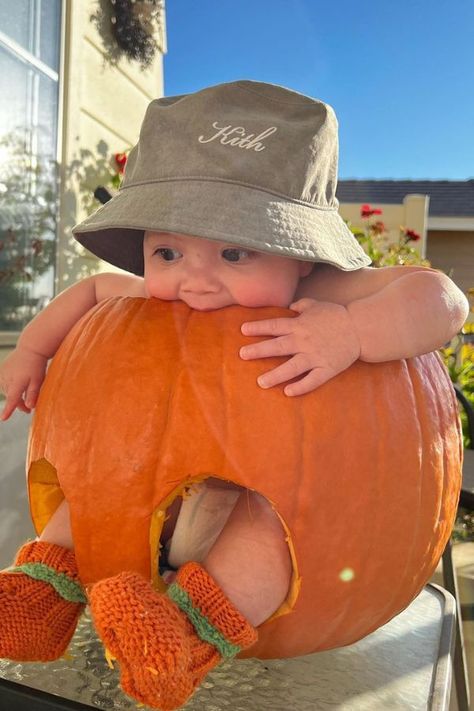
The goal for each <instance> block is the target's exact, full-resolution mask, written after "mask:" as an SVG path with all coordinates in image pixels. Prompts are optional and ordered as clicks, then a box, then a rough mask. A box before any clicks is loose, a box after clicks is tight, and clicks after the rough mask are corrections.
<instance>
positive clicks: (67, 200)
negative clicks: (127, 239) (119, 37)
mask: <svg viewBox="0 0 474 711" xmlns="http://www.w3.org/2000/svg"><path fill="white" fill-rule="evenodd" d="M64 6H65V18H64V43H63V46H64V56H63V64H62V78H63V89H62V93H63V111H62V121H63V125H62V132H61V135H62V140H61V144H62V145H61V149H60V153H61V165H62V180H61V210H60V224H59V243H58V259H57V280H56V290H57V291H61V290H62V289H63V288H65V287H66V286H68V285H70V284H71V283H73V282H74V281H75V280H76V279H77V278H79V277H80V276H81V274H83V273H84V267H85V268H86V269H87V268H89V267H90V266H91V262H92V261H95V260H93V258H92V257H91V256H90V255H87V254H86V253H85V252H84V251H82V249H81V250H80V252H79V254H82V255H85V256H83V257H79V258H78V257H77V254H76V248H75V246H74V243H73V242H72V241H71V227H72V226H73V225H74V224H75V223H76V222H78V221H79V220H81V219H82V218H83V217H85V215H86V211H85V209H84V208H83V206H82V199H83V197H84V196H90V195H91V194H92V193H93V191H94V189H95V188H96V187H97V185H98V184H100V182H101V175H100V173H101V171H100V167H101V166H102V167H103V166H104V164H105V163H107V161H108V159H109V158H111V157H112V156H113V155H114V153H117V152H121V151H123V150H126V149H127V148H129V147H131V146H132V145H133V144H134V143H135V142H136V141H137V139H138V133H139V129H140V125H141V122H142V119H143V116H144V114H145V110H146V107H147V105H148V103H149V102H150V101H151V100H152V99H155V98H157V97H159V96H162V95H163V61H162V60H163V58H162V54H161V53H160V52H157V53H156V56H155V60H154V62H153V64H152V65H151V66H150V67H149V68H147V69H146V70H144V69H142V68H141V66H140V64H139V63H137V62H130V61H129V60H127V59H126V58H121V59H120V60H119V62H118V64H117V66H113V65H112V64H111V63H110V61H109V62H108V61H107V60H106V58H105V49H104V41H103V39H102V37H101V36H100V34H99V32H98V29H97V27H96V24H95V23H93V22H91V20H90V17H91V15H92V14H93V12H94V11H95V10H96V8H97V3H96V2H94V0H86V1H85V2H66V3H64ZM84 155H86V158H84ZM94 157H96V159H97V161H96V162H97V174H96V175H94V170H93V167H94ZM78 160H79V161H81V160H82V163H83V165H82V167H81V165H77V164H75V161H78ZM75 166H76V167H75ZM85 167H87V176H86V179H85V180H84V173H85ZM97 206H99V203H97Z"/></svg>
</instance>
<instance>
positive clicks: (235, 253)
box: [222, 247, 251, 262]
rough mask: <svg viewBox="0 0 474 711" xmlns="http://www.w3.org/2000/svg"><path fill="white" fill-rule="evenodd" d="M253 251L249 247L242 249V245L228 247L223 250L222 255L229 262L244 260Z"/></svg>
mask: <svg viewBox="0 0 474 711" xmlns="http://www.w3.org/2000/svg"><path fill="white" fill-rule="evenodd" d="M250 255H251V252H250V251H249V250H248V249H241V248H240V247H228V248H227V249H223V250H222V257H223V258H224V259H225V260H226V261H227V262H242V261H243V260H244V259H248V258H249V257H250Z"/></svg>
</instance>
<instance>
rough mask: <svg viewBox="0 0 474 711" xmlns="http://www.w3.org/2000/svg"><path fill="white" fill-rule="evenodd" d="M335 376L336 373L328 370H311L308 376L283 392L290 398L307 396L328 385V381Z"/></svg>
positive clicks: (286, 387) (291, 384)
mask: <svg viewBox="0 0 474 711" xmlns="http://www.w3.org/2000/svg"><path fill="white" fill-rule="evenodd" d="M335 375H336V373H335V372H334V371H332V370H329V369H328V368H314V370H311V371H310V372H309V373H308V375H306V376H305V377H304V378H301V380H297V381H296V383H290V384H289V385H286V386H285V389H284V391H283V392H284V393H285V395H289V396H290V397H294V396H295V395H306V393H310V392H312V391H313V390H316V388H319V387H320V386H321V385H324V383H327V381H328V380H331V378H333V377H334V376H335Z"/></svg>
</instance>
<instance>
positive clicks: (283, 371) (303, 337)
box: [240, 298, 360, 395]
mask: <svg viewBox="0 0 474 711" xmlns="http://www.w3.org/2000/svg"><path fill="white" fill-rule="evenodd" d="M290 309H292V310H293V311H297V312H298V313H299V316H296V317H295V318H275V319H267V320H262V321H248V322H246V323H244V324H242V329H241V330H242V333H243V334H244V335H246V336H273V338H269V339H268V340H265V341H260V342H259V343H253V344H251V345H249V346H244V347H243V348H241V349H240V356H241V358H243V359H244V360H252V359H255V358H268V357H269V356H292V357H291V358H289V359H288V360H287V361H286V362H285V363H283V364H282V365H279V366H277V367H276V368H273V370H269V371H267V372H266V373H264V374H263V375H261V376H260V377H259V378H258V384H259V385H260V386H261V387H262V388H271V387H273V386H274V385H278V384H279V383H283V382H286V381H287V380H292V379H293V378H296V377H298V376H301V375H303V374H304V373H305V374H306V375H304V377H302V378H301V379H300V380H298V381H296V382H294V383H291V384H289V385H287V386H286V387H285V388H284V393H285V395H303V394H305V393H308V392H310V391H311V390H315V389H316V388H317V387H319V386H320V385H322V384H323V383H325V382H326V381H328V380H330V379H331V378H334V376H335V375H337V374H338V373H341V372H342V371H343V370H346V368H348V367H349V366H350V365H352V363H353V362H354V361H356V360H357V359H358V357H359V355H360V343H359V338H358V336H357V333H356V331H355V329H354V327H353V325H352V322H351V318H350V316H349V314H348V312H347V310H346V308H345V307H344V306H340V305H339V304H333V303H329V302H323V301H316V300H315V299H308V298H305V299H300V300H299V301H296V302H295V303H293V304H291V305H290Z"/></svg>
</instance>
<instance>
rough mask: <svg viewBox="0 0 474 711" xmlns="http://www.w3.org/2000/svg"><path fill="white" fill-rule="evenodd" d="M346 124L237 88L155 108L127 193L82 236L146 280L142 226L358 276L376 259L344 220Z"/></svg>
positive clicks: (246, 85)
mask: <svg viewBox="0 0 474 711" xmlns="http://www.w3.org/2000/svg"><path fill="white" fill-rule="evenodd" d="M337 160H338V136H337V119H336V116H335V113H334V111H333V109H332V108H331V107H330V106H329V105H328V104H326V103H324V102H322V101H319V100H316V99H312V98H310V97H308V96H305V95H303V94H299V93H297V92H295V91H292V90H290V89H286V88H284V87H281V86H277V85H274V84H266V83H263V82H256V81H247V80H244V81H235V82H229V83H226V84H219V85H217V86H211V87H208V88H206V89H202V90H201V91H197V92H195V93H192V94H185V95H181V96H171V97H164V98H160V99H156V100H154V101H152V102H151V104H150V105H149V106H148V109H147V111H146V115H145V118H144V121H143V125H142V127H141V131H140V137H139V140H138V143H137V145H136V146H135V147H134V148H132V150H131V151H130V154H129V157H128V161H127V166H126V169H125V174H124V179H123V182H122V185H121V187H120V190H119V191H118V193H117V194H116V195H115V196H114V197H113V198H112V200H110V201H109V202H107V203H106V204H105V205H103V206H102V207H100V208H99V209H98V210H97V211H96V212H95V213H94V214H92V215H91V216H90V217H88V218H87V219H85V220H84V221H83V222H81V223H80V224H78V225H76V226H75V227H74V228H73V234H74V236H75V238H76V239H77V240H78V241H79V242H80V243H81V244H82V245H83V246H84V247H86V248H87V249H88V250H90V251H91V252H93V254H95V255H96V256H98V257H100V258H101V259H104V260H105V261H107V262H110V263H111V264H113V265H115V266H117V267H120V268H122V269H126V270H127V271H130V272H133V273H135V274H139V275H142V274H143V255H142V248H143V247H142V243H143V234H144V230H152V231H163V232H174V233H178V234H186V235H191V236H194V237H204V238H206V239H210V240H219V241H222V242H226V243H229V244H236V245H239V246H242V247H248V248H251V249H253V250H257V251H262V252H270V253H272V254H278V255H282V256H286V257H293V258H296V259H301V260H304V261H311V262H326V263H328V264H332V265H334V266H336V267H338V268H339V269H342V270H345V271H352V270H354V269H359V268H360V267H363V266H367V265H369V264H370V263H371V261H370V258H369V257H368V256H367V255H366V253H365V252H364V251H363V249H362V247H361V246H360V245H359V243H358V242H357V240H356V239H355V237H354V236H353V234H352V232H351V231H350V230H349V228H348V227H347V226H346V224H345V223H344V221H343V219H342V218H341V216H340V215H339V213H338V205H339V203H338V201H337V199H336V196H335V192H336V185H337Z"/></svg>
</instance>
